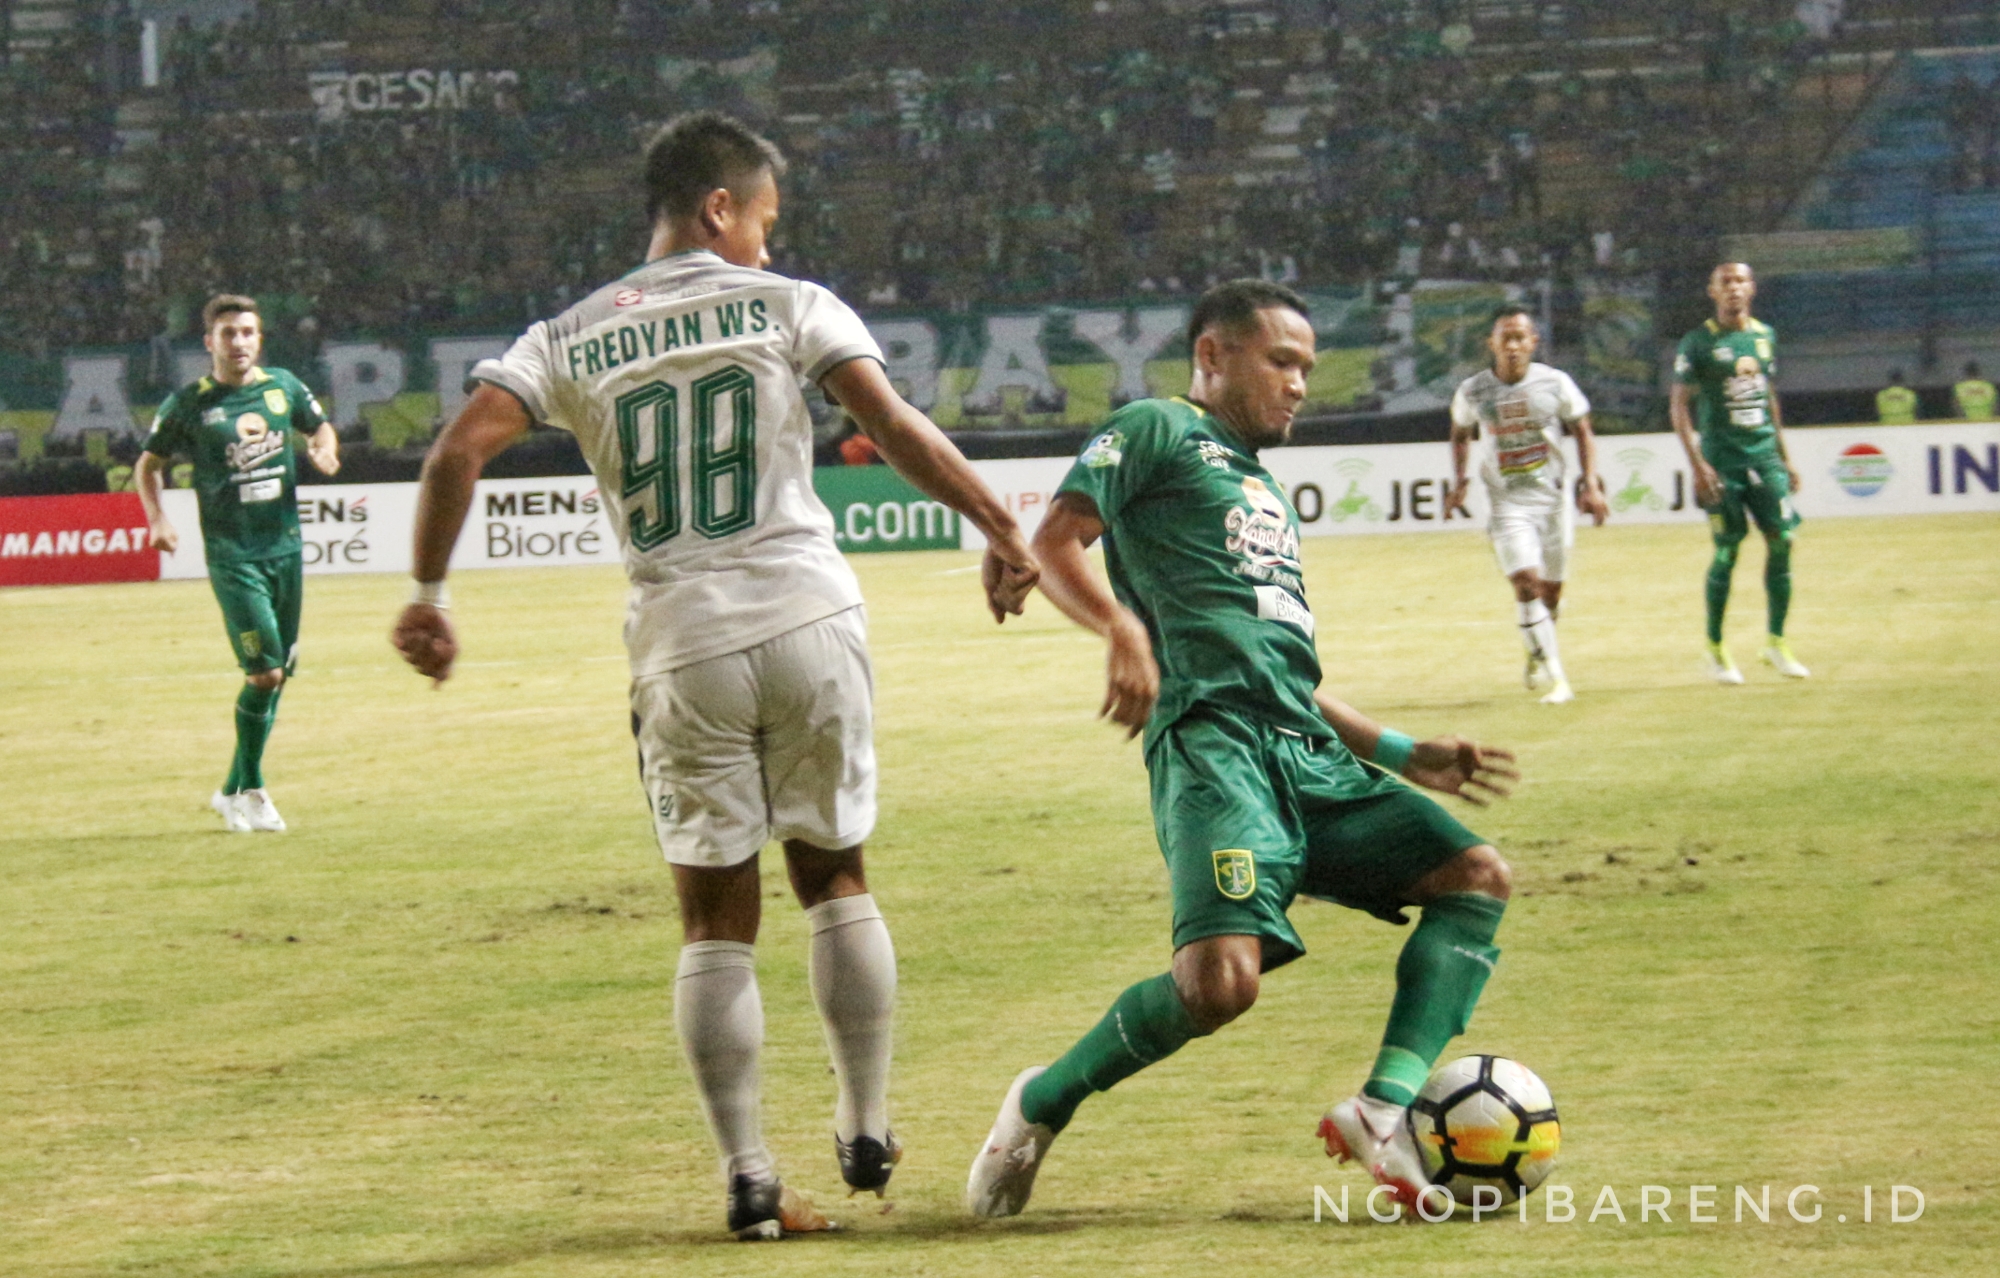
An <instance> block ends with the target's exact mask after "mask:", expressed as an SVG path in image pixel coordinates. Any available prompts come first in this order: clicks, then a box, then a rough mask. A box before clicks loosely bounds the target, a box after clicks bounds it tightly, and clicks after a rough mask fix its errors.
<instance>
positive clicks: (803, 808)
mask: <svg viewBox="0 0 2000 1278" xmlns="http://www.w3.org/2000/svg"><path fill="white" fill-rule="evenodd" d="M874 691H875V676H874V671H873V669H872V668H871V667H870V666H869V664H868V619H867V616H866V614H865V612H864V611H863V610H862V609H861V608H858V607H857V608H849V609H846V610H845V611H842V612H837V613H835V614H833V615H832V616H831V617H825V618H822V619H821V620H819V621H815V622H812V623H811V624H809V625H804V626H800V627H799V628H798V629H797V630H791V631H787V632H786V633H784V634H782V635H779V636H778V637H777V638H775V639H769V640H766V641H765V642H763V643H760V644H758V645H757V646H755V647H754V648H746V649H744V650H743V651H741V652H731V653H725V654H723V655H722V656H719V657H711V658H709V659H708V660H706V661H697V662H695V663H694V664H692V665H687V666H682V667H680V668H679V669H676V670H669V671H667V672H666V673H664V674H658V675H650V676H648V677H646V678H644V679H639V680H635V681H634V682H633V684H632V718H633V735H634V736H636V737H637V738H638V742H639V772H640V776H641V779H642V781H643V783H644V785H645V787H646V798H647V800H648V802H650V803H651V805H652V809H653V829H654V831H655V833H656V834H657V835H658V836H659V840H660V851H661V853H662V854H663V855H664V856H665V857H666V858H667V860H668V861H670V862H672V863H673V864H675V865H700V866H730V865H736V864H738V863H739V862H742V861H745V860H748V859H749V858H750V857H752V856H754V855H756V853H757V852H758V850H759V849H761V848H762V847H763V846H764V845H765V844H766V843H769V842H770V841H771V840H773V839H781V840H782V839H798V840H800V841H801V842H804V843H809V844H811V845H812V846H814V847H819V848H827V849H839V848H850V847H853V846H855V845H856V844H858V843H860V842H861V841H862V840H864V839H866V838H867V837H868V835H869V832H870V831H872V830H873V829H874V828H875V739H874V711H873V701H874Z"/></svg>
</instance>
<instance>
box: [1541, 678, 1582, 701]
mask: <svg viewBox="0 0 2000 1278" xmlns="http://www.w3.org/2000/svg"><path fill="white" fill-rule="evenodd" d="M1574 700H1576V690H1575V689H1573V688H1571V687H1570V686H1569V680H1567V679H1558V680H1556V686H1555V687H1553V688H1550V689H1549V691H1548V695H1546V696H1544V697H1543V698H1542V704H1543V705H1545V706H1559V705H1562V704H1563V703H1564V702H1566V701H1574Z"/></svg>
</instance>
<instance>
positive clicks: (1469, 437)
mask: <svg viewBox="0 0 2000 1278" xmlns="http://www.w3.org/2000/svg"><path fill="white" fill-rule="evenodd" d="M1540 342H1541V335H1540V333H1538V332H1537V331H1536V328H1535V320H1534V317H1533V316H1532V315H1530V314H1529V313H1528V310H1527V308H1526V307H1521V306H1503V307H1501V308H1500V310H1499V311H1498V312H1497V313H1495V315H1494V317H1493V328H1492V331H1491V332H1489V333H1488V334H1487V336H1486V348H1487V349H1488V350H1489V351H1491V352H1492V354H1493V367H1491V368H1490V369H1487V370H1486V371H1485V372H1483V373H1475V374H1474V375H1472V376H1471V377H1468V378H1466V379H1465V380H1464V381H1463V382H1460V383H1459V386H1458V393H1457V394H1456V395H1453V396H1452V399H1451V467H1452V474H1453V477H1454V478H1455V479H1456V481H1457V482H1456V483H1455V484H1454V485H1453V486H1452V492H1451V497H1450V499H1449V500H1448V501H1447V503H1446V504H1447V506H1455V507H1457V508H1458V509H1460V510H1464V509H1465V496H1466V491H1467V489H1468V488H1469V487H1470V482H1471V481H1470V480H1469V478H1468V476H1467V470H1468V463H1469V462H1470V461H1471V459H1472V455H1473V454H1474V453H1477V454H1478V459H1479V477H1480V479H1481V481H1483V482H1484V483H1485V485H1486V495H1487V497H1488V499H1489V500H1490V501H1491V503H1492V514H1491V516H1490V517H1489V519H1488V522H1487V535H1488V536H1489V537H1491V538H1492V540H1493V554H1494V556H1495V557H1496V558H1497V559H1499V561H1500V571H1501V572H1503V573H1505V574H1506V576H1507V579H1508V580H1509V581H1511V582H1513V584H1514V600H1515V602H1516V603H1517V604H1518V605H1519V609H1520V620H1521V644H1522V646H1523V647H1524V648H1526V649H1527V652H1528V669H1527V674H1526V675H1525V681H1526V683H1527V685H1528V688H1529V689H1530V690H1533V689H1535V688H1538V687H1540V686H1542V684H1543V683H1549V684H1552V685H1553V686H1552V687H1550V689H1549V691H1548V694H1547V695H1546V696H1544V697H1543V698H1542V700H1543V701H1544V702H1546V703H1549V704H1560V703H1562V702H1565V701H1569V700H1572V699H1573V698H1574V697H1575V695H1576V694H1575V693H1574V692H1572V691H1571V690H1570V686H1569V677H1568V676H1567V675H1566V674H1565V673H1564V671H1563V664H1562V656H1561V654H1560V652H1559V651H1558V650H1557V647H1556V610H1557V608H1558V607H1559V606H1560V604H1561V602H1562V588H1563V579H1564V578H1565V577H1567V576H1568V575H1569V552H1570V548H1571V546H1572V545H1573V544H1574V543H1575V540H1576V518H1575V515H1574V514H1573V513H1572V510H1571V506H1570V500H1569V490H1570V487H1571V479H1570V473H1569V466H1568V463H1567V460H1566V459H1565V458H1564V456H1563V447H1562V437H1563V434H1564V433H1565V432H1567V433H1569V434H1571V435H1574V436H1575V437H1576V455H1577V470H1578V472H1579V473H1580V474H1581V475H1582V477H1583V482H1582V483H1581V485H1579V486H1578V487H1577V495H1576V504H1577V506H1580V507H1581V508H1583V509H1584V510H1586V511H1588V512H1590V515H1591V518H1592V519H1594V520H1595V521H1596V522H1597V523H1600V524H1602V523H1603V522H1604V518H1605V515H1606V514H1607V513H1608V512H1609V509H1610V508H1609V507H1608V506H1607V505H1606V503H1605V500H1604V484H1603V481H1602V480H1600V479H1599V478H1598V474H1597V443H1596V440H1595V438H1594V437H1593V436H1592V435H1591V433H1590V401H1589V400H1587V399H1585V398H1584V395H1583V391H1582V390H1580V389H1578V387H1577V384H1576V383H1575V382H1574V381H1573V380H1571V378H1570V375H1569V374H1568V373H1565V372H1563V371H1562V370H1561V369H1558V368H1551V367H1549V366H1548V365H1547V364H1538V363H1536V362H1535V348H1536V347H1537V346H1538V345H1540ZM1468 513H1469V512H1468Z"/></svg>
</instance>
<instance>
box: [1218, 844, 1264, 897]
mask: <svg viewBox="0 0 2000 1278" xmlns="http://www.w3.org/2000/svg"><path fill="white" fill-rule="evenodd" d="M1215 890H1216V891H1218V892H1220V893H1222V894H1223V895H1224V896H1226V897H1228V898H1229V899H1230V900H1232V901H1243V900H1248V899H1249V897H1250V894H1251V893H1252V892H1255V891H1256V890H1257V859H1256V858H1255V857H1253V856H1251V855H1250V853H1249V851H1248V850H1246V849H1244V848H1228V849H1225V850H1224V851H1221V852H1217V853H1216V854H1215Z"/></svg>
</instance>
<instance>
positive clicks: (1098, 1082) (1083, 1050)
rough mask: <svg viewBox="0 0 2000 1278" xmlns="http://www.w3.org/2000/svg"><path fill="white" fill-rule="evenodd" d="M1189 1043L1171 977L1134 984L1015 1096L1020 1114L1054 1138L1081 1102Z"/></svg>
mask: <svg viewBox="0 0 2000 1278" xmlns="http://www.w3.org/2000/svg"><path fill="white" fill-rule="evenodd" d="M1194 1037H1196V1031H1195V1026H1194V1021H1193V1020H1192V1019H1190V1018H1189V1016H1188V1012H1187V1007H1186V1006H1185V1005H1184V1004H1182V1002H1181V996H1180V991H1179V990H1176V989H1175V988H1174V978H1173V974H1172V973H1171V972H1162V973H1161V974H1160V975H1158V976H1155V977H1153V978H1152V979H1150V980H1145V981H1140V982H1139V983H1138V984H1137V985H1134V986H1133V987H1132V988H1130V989H1128V990H1126V991H1125V992H1124V993H1123V994H1120V995H1119V996H1118V1000H1117V1001H1116V1002H1114V1003H1113V1004H1112V1005H1111V1010H1110V1011H1109V1012H1106V1013H1105V1014H1104V1019H1103V1020H1101V1021H1099V1022H1098V1023H1097V1024H1096V1025H1094V1026H1092V1027H1091V1030H1090V1032H1089V1033H1087V1034H1085V1035H1084V1036H1083V1037H1082V1038H1080V1039H1078V1040H1077V1041H1076V1045H1075V1046H1074V1047H1072V1048H1070V1049H1069V1050H1068V1051H1067V1052H1064V1053H1063V1054H1062V1058H1061V1059H1060V1060H1058V1061H1057V1062H1056V1063H1055V1064H1053V1065H1051V1066H1049V1067H1048V1069H1046V1070H1044V1071H1043V1072H1042V1073H1041V1074H1039V1075H1037V1076H1036V1077H1035V1078H1034V1079H1032V1080H1031V1081H1030V1082H1029V1083H1028V1085H1027V1087H1026V1088H1024V1089H1023V1090H1022V1092H1021V1114H1022V1116H1023V1117H1024V1118H1026V1119H1027V1120H1028V1121H1029V1122H1031V1123H1042V1124H1045V1125H1047V1126H1048V1127H1049V1129H1050V1130H1052V1131H1058V1132H1059V1131H1061V1130H1062V1129H1063V1128H1065V1127H1067V1126H1069V1120H1070V1118H1071V1117H1072V1116H1073V1115H1075V1113H1076V1107H1077V1106H1078V1105H1081V1104H1083V1099H1084V1097H1086V1096H1088V1095H1090V1094H1091V1093H1092V1092H1103V1091H1109V1090H1110V1089H1111V1088H1112V1087H1113V1086H1115V1085H1116V1084H1117V1083H1119V1082H1120V1081H1121V1080H1123V1079H1127V1078H1130V1077H1131V1076H1132V1075H1134V1074H1136V1073H1138V1072H1139V1071H1140V1070H1142V1069H1144V1068H1146V1066H1148V1065H1151V1064H1152V1063H1153V1062H1154V1061H1159V1060H1165V1059H1166V1058H1167V1057H1169V1056H1172V1055H1173V1054H1174V1053H1175V1052H1178V1051H1179V1050H1180V1049H1181V1048H1182V1047H1183V1046H1184V1045H1186V1043H1187V1041H1188V1040H1189V1039H1191V1038H1194Z"/></svg>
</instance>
